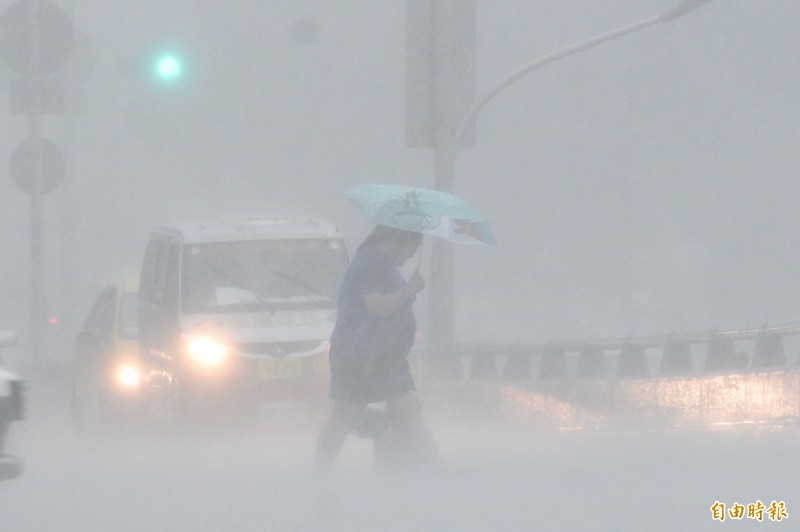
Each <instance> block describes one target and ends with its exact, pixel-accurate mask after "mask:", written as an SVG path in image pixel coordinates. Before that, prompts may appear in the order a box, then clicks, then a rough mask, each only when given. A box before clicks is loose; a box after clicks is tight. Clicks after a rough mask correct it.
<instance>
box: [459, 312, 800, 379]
mask: <svg viewBox="0 0 800 532" xmlns="http://www.w3.org/2000/svg"><path fill="white" fill-rule="evenodd" d="M793 336H800V323H793V324H787V325H779V326H767V325H765V326H763V327H759V328H751V329H731V330H722V331H720V330H715V331H710V332H698V333H684V334H679V333H672V334H669V335H661V336H642V337H631V338H619V339H605V340H584V341H551V342H546V343H538V344H522V343H506V344H503V343H455V344H453V347H452V352H453V353H454V354H455V355H456V356H457V357H458V358H459V359H460V360H462V362H463V364H462V368H463V369H464V376H465V378H466V379H467V380H495V379H497V380H505V381H520V380H523V381H524V380H540V381H549V380H562V379H567V380H572V379H597V378H609V377H617V378H645V377H651V376H677V375H692V374H698V373H699V374H719V373H741V372H749V371H767V370H776V369H780V368H782V367H783V368H788V367H791V366H794V365H796V361H795V360H794V359H792V360H790V359H787V356H786V351H785V348H784V339H786V338H788V337H793ZM698 351H699V353H698ZM698 359H699V363H698V362H697V361H698ZM695 366H698V367H697V368H696V367H695Z"/></svg>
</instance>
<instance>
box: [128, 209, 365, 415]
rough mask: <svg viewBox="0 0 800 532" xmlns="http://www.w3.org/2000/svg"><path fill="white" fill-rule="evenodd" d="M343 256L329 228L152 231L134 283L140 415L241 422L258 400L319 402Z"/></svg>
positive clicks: (231, 224) (260, 223)
mask: <svg viewBox="0 0 800 532" xmlns="http://www.w3.org/2000/svg"><path fill="white" fill-rule="evenodd" d="M349 260H350V257H349V252H348V248H347V245H346V243H345V240H344V238H343V237H342V235H341V234H340V233H339V231H338V230H337V229H336V228H335V227H334V226H333V225H331V224H328V223H324V222H320V221H316V220H294V221H293V220H283V219H271V218H260V217H257V218H247V219H239V220H232V221H224V222H218V223H208V224H191V225H185V226H180V227H163V228H158V229H156V230H154V231H153V232H152V234H151V235H150V239H149V242H148V244H147V249H146V251H145V257H144V261H143V264H142V271H141V278H140V287H139V342H140V353H141V359H142V365H143V384H144V392H145V402H146V405H147V409H148V412H149V413H150V414H151V415H153V416H155V417H158V418H167V419H173V418H179V417H181V416H194V417H196V416H200V417H204V416H207V415H210V414H211V413H213V412H218V411H223V412H226V413H227V414H230V413H234V414H235V413H240V414H242V415H245V416H251V415H253V414H255V413H256V411H257V408H258V406H259V405H263V404H264V403H287V402H288V403H302V404H303V405H315V404H317V403H319V402H320V401H321V400H323V399H324V397H325V394H326V392H327V375H328V365H327V364H328V363H327V354H328V342H329V339H330V334H331V331H332V330H333V326H334V323H335V321H336V314H335V312H336V294H337V292H338V289H339V285H340V283H341V279H342V277H343V275H344V272H345V270H346V268H347V266H348V263H349Z"/></svg>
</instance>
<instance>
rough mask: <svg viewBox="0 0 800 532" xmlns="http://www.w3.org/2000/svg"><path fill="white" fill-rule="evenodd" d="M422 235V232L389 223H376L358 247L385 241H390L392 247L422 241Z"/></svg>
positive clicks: (379, 243)
mask: <svg viewBox="0 0 800 532" xmlns="http://www.w3.org/2000/svg"><path fill="white" fill-rule="evenodd" d="M422 236H423V235H422V233H415V232H413V231H406V230H405V229H397V228H395V227H389V226H388V225H376V226H375V227H374V228H373V229H372V232H371V233H370V234H369V235H368V236H367V238H365V239H364V241H363V242H362V243H361V245H360V246H358V249H361V248H364V247H369V246H378V245H381V244H383V243H388V244H389V245H390V246H392V247H398V246H401V245H403V244H406V243H409V242H421V241H422Z"/></svg>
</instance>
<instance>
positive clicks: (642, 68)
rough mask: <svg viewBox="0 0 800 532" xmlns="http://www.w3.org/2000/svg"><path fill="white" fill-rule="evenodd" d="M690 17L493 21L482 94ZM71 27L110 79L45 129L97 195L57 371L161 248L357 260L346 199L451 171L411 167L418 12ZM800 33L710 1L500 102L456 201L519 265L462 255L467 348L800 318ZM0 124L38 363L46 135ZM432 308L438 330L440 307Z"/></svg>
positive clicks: (269, 11) (52, 255)
mask: <svg viewBox="0 0 800 532" xmlns="http://www.w3.org/2000/svg"><path fill="white" fill-rule="evenodd" d="M674 3H675V2H673V1H672V0H614V1H613V2H595V1H592V0H540V1H538V2H528V1H526V0H499V1H493V2H478V12H477V28H478V34H477V39H478V40H477V82H478V83H477V87H478V93H479V94H480V93H482V92H483V90H485V89H487V88H488V87H490V86H491V85H493V84H494V82H495V81H496V80H498V79H499V78H501V77H504V76H505V75H507V74H508V73H509V72H510V71H512V70H513V69H515V68H517V67H518V66H520V65H521V64H523V63H526V62H529V61H531V60H532V59H535V58H537V57H539V56H541V55H544V54H546V53H549V52H551V51H553V50H555V49H558V48H561V47H564V46H567V45H570V44H572V43H575V42H577V41H582V40H585V39H587V38H590V37H593V36H595V35H597V34H599V33H603V32H606V31H609V30H613V29H616V28H618V27H620V26H623V25H626V24H629V23H632V22H635V21H638V20H640V19H643V18H646V17H650V16H652V15H655V14H658V13H661V12H663V11H665V10H666V9H668V8H670V7H672V6H673V5H674ZM8 4H10V2H6V1H3V2H0V7H5V6H6V5H8ZM70 4H71V5H72V7H73V10H74V22H75V26H76V28H77V29H79V30H80V31H82V32H83V33H85V34H86V35H87V36H88V37H89V38H90V39H91V41H92V44H93V48H94V56H95V67H94V72H93V74H92V76H91V77H90V78H89V79H87V80H86V81H85V82H84V85H85V87H86V88H87V91H88V106H87V111H86V113H84V114H79V115H77V116H75V118H74V133H73V136H72V137H70V133H68V128H67V127H66V126H65V120H64V117H63V116H49V117H45V123H44V131H45V137H47V138H49V139H50V140H52V141H54V142H56V143H57V144H59V145H60V146H62V147H64V146H68V145H70V144H71V145H72V146H74V152H73V153H74V175H72V176H71V177H70V180H69V181H67V182H65V183H63V184H62V185H61V187H60V188H58V189H57V190H56V191H54V192H53V193H51V194H49V195H48V196H47V198H46V204H45V209H46V246H47V252H48V255H47V256H48V270H47V271H48V286H47V294H48V301H49V313H50V314H51V315H54V316H58V317H59V320H60V321H59V323H58V324H57V325H54V326H53V327H52V334H51V341H52V343H53V346H54V347H53V348H52V349H51V351H52V352H53V353H55V354H53V355H51V356H55V357H59V356H68V354H67V353H64V354H61V349H62V348H63V347H65V345H64V344H59V341H60V340H63V341H67V342H70V345H71V342H72V339H73V337H74V333H75V332H76V327H77V324H78V323H79V322H80V321H82V320H83V319H84V317H85V315H86V312H87V311H88V308H89V305H90V303H91V301H92V299H93V298H94V297H95V295H96V294H97V292H98V291H99V289H100V288H101V286H102V285H103V284H104V283H105V282H107V281H109V280H116V279H118V278H120V277H126V278H129V277H131V276H134V275H136V274H137V273H138V269H139V266H140V261H141V257H142V254H143V251H144V245H145V242H146V239H147V235H148V232H149V231H150V230H151V229H152V228H153V227H155V226H158V225H162V224H167V223H171V222H176V221H182V220H204V219H212V218H215V217H218V216H223V215H240V214H241V215H248V214H264V215H274V216H310V217H316V218H320V219H324V220H328V221H331V222H333V223H335V224H336V225H338V226H339V227H340V229H341V230H342V231H343V232H344V233H345V235H346V236H347V237H348V240H349V242H350V245H351V246H352V247H355V246H357V245H358V243H359V242H360V241H361V239H362V238H363V237H364V236H365V235H366V233H367V231H368V230H369V228H370V227H369V225H368V224H367V223H366V222H365V221H364V219H363V217H362V215H361V214H360V212H359V211H358V209H357V208H355V207H354V206H353V205H352V204H350V203H349V201H348V200H347V199H346V198H345V196H344V192H345V191H346V190H347V189H349V188H351V187H353V186H356V185H358V184H361V183H367V182H380V183H399V184H409V185H419V186H432V184H433V162H432V154H431V151H430V150H419V149H407V148H406V146H405V132H404V127H405V123H404V120H405V108H404V106H405V99H404V98H405V96H404V89H405V85H404V76H405V14H404V10H405V2H404V1H402V0H386V1H381V2H374V1H369V0H360V1H355V0H352V1H338V2H326V1H323V0H304V1H297V0H292V1H289V0H283V1H278V0H273V1H270V2H262V1H256V0H230V1H227V2H211V1H201V0H194V1H177V0H172V1H169V0H168V1H165V0H160V1H158V2H156V1H151V0H139V1H138V2H135V3H131V2H121V1H108V0H104V1H100V0H74V1H72V2H70ZM62 5H66V2H65V3H62ZM798 26H800V4H798V3H797V2H796V1H793V0H769V1H762V2H756V1H753V0H725V1H717V2H712V3H711V4H709V5H708V6H706V7H704V8H702V9H700V10H698V11H696V12H694V13H692V14H691V15H689V16H687V17H685V18H681V19H678V20H676V21H674V22H672V23H670V24H665V25H659V26H656V27H652V28H649V29H646V30H644V31H641V32H638V33H635V34H633V35H630V36H627V37H625V38H623V39H620V40H618V41H614V42H611V43H608V44H604V45H601V46H599V47H596V48H592V49H590V50H588V51H585V52H581V53H579V54H577V55H575V56H572V57H569V58H567V59H564V60H561V61H558V62H556V63H554V64H552V65H550V66H548V67H545V68H544V69H541V70H537V71H536V72H533V73H531V74H530V75H528V76H526V77H525V78H523V79H522V80H520V81H519V82H517V83H515V84H514V85H512V86H511V87H510V88H509V89H508V90H506V91H504V92H502V93H501V94H500V95H498V96H497V97H496V98H495V99H494V100H492V101H491V103H489V105H487V106H486V107H485V108H484V109H483V110H482V111H481V113H480V114H479V115H478V119H477V126H476V131H477V146H476V147H475V148H472V149H466V150H462V151H461V152H460V153H459V156H458V160H457V165H456V178H455V182H454V190H453V191H454V193H455V194H456V195H458V196H460V197H462V198H464V199H465V200H466V201H467V202H469V203H471V204H472V205H473V206H474V207H475V208H476V209H477V210H478V211H480V212H481V213H483V214H484V215H485V216H486V217H487V218H488V220H489V221H490V223H491V225H492V227H493V230H494V233H495V236H496V238H497V241H498V246H497V247H496V248H489V247H465V246H458V247H456V248H455V271H456V281H455V292H456V299H455V312H456V317H455V329H456V330H455V334H456V339H463V340H480V341H492V340H502V341H546V340H550V339H554V338H557V339H584V338H603V337H620V336H627V335H640V334H668V333H670V332H672V331H676V330H677V331H698V330H709V329H713V328H715V327H720V328H723V329H724V328H734V327H744V326H760V325H762V324H765V323H770V324H780V323H787V322H793V321H796V320H797V319H798V318H800V312H798V305H797V301H800V283H798V282H797V276H798V271H797V270H798V267H797V266H798V262H799V261H798V259H799V258H800V246H798V240H799V239H800V237H798V234H797V231H796V227H797V225H798V220H800V212H798V209H797V196H798V187H797V185H796V183H795V180H796V176H797V168H798V167H799V166H800V164H798V163H800V150H799V149H798V138H800V135H799V133H800V120H799V119H800V111H798V104H797V102H798V101H800V98H799V96H800V94H798V93H799V92H800V89H798V87H800V69H798V66H797V57H798V52H800V34H799V33H798V32H797V31H796V28H797V27H798ZM164 45H166V46H171V47H172V48H173V49H175V50H176V51H178V52H179V53H181V54H183V55H184V57H186V59H187V62H188V63H187V71H186V80H185V86H184V87H182V88H181V90H182V96H181V98H176V99H174V100H175V101H176V103H175V105H174V106H172V105H167V106H166V109H167V111H166V112H161V111H163V110H164V109H165V107H164V106H163V102H162V104H159V105H160V107H159V105H156V106H155V107H153V106H151V105H150V104H152V101H150V98H152V95H149V94H148V91H149V90H157V89H156V88H153V87H148V86H146V84H145V85H141V84H139V83H138V82H137V80H136V79H132V77H131V75H130V73H129V71H128V70H127V67H126V65H127V66H129V65H130V64H131V62H133V63H135V62H136V61H137V60H138V59H137V58H141V57H145V56H146V55H147V54H148V53H150V52H151V51H152V50H154V49H156V48H158V47H159V46H164ZM2 72H3V73H2V84H0V87H2V88H4V89H6V88H7V82H8V76H9V74H8V73H7V72H5V71H2ZM0 96H2V97H3V98H5V97H6V92H5V91H3V92H0ZM173 96H174V95H173ZM148 102H150V103H148ZM153 109H157V110H158V109H160V110H161V111H156V112H154V111H153ZM0 113H1V114H2V116H3V117H4V118H3V120H0V160H1V161H3V163H2V164H0V168H1V169H2V170H1V171H2V175H3V176H4V178H3V179H0V220H2V222H1V223H0V245H1V246H2V248H3V250H4V260H3V261H0V279H2V281H0V298H2V305H0V319H1V320H2V322H0V323H1V324H2V328H15V329H17V330H18V331H19V332H20V334H21V338H22V341H23V345H24V343H25V342H26V341H27V335H28V331H29V328H30V325H29V316H30V310H29V297H30V255H31V251H30V206H29V201H28V197H27V195H26V194H24V193H22V192H21V191H20V190H18V189H17V188H16V186H15V185H14V184H13V182H12V180H11V178H10V177H9V175H8V167H7V161H8V159H9V157H10V154H11V152H12V151H13V149H14V148H15V147H16V146H17V145H18V143H19V142H21V141H22V140H23V139H24V138H25V137H26V136H27V129H26V128H27V119H26V117H25V116H24V115H10V114H8V111H7V108H6V107H5V106H4V107H3V108H2V109H1V110H0ZM70 138H71V140H70ZM429 256H430V255H429V254H428V257H429ZM426 268H427V266H426ZM423 273H424V272H423ZM416 310H417V312H418V315H420V316H421V317H422V318H423V319H424V315H425V310H426V308H425V304H424V300H423V301H421V302H418V303H417V305H416ZM423 327H424V325H423ZM65 351H66V350H65Z"/></svg>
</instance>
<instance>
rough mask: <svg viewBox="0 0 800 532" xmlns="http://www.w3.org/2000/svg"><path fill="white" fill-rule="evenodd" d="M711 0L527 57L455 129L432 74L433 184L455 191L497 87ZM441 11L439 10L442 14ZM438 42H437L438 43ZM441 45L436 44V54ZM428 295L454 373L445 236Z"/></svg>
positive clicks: (444, 362) (439, 351) (435, 342)
mask: <svg viewBox="0 0 800 532" xmlns="http://www.w3.org/2000/svg"><path fill="white" fill-rule="evenodd" d="M711 1H712V0H682V1H681V2H679V3H678V4H677V5H676V6H675V7H673V8H672V9H670V10H668V11H666V12H664V13H662V14H661V15H656V16H653V17H650V18H647V19H644V20H641V21H639V22H634V23H633V24H629V25H627V26H624V27H622V28H619V29H617V30H613V31H609V32H607V33H604V34H601V35H598V36H597V37H594V38H591V39H588V40H585V41H582V42H579V43H576V44H573V45H570V46H567V47H565V48H562V49H560V50H556V51H555V52H551V53H549V54H546V55H544V56H542V57H540V58H538V59H535V60H533V61H531V62H529V63H526V64H524V65H522V66H521V67H519V68H518V69H516V70H515V71H513V72H511V73H510V74H509V75H507V76H506V77H504V78H502V79H500V80H499V81H498V82H496V83H495V84H494V85H493V86H492V87H491V88H490V89H489V90H488V91H486V92H485V93H484V94H483V95H482V96H481V97H479V98H476V99H475V100H474V103H473V104H472V105H471V106H470V107H469V108H468V109H467V111H466V112H464V113H463V115H462V116H461V119H460V120H458V119H457V118H456V122H455V123H456V124H458V125H457V127H456V128H455V130H453V129H452V128H450V127H448V126H449V124H452V123H453V122H452V117H450V116H444V114H446V113H445V111H444V109H445V108H447V107H446V106H444V105H443V100H442V96H443V95H442V94H441V93H442V92H443V86H444V83H446V81H441V80H439V79H435V80H434V87H435V88H434V101H435V102H436V104H435V105H434V107H433V113H434V117H433V119H434V123H435V124H436V128H435V133H434V135H435V136H434V146H433V147H434V172H435V186H436V188H437V189H438V190H443V191H445V192H452V188H453V180H454V178H455V165H456V159H457V157H458V150H459V147H460V146H461V143H462V140H463V139H462V137H463V136H464V134H465V131H467V130H468V129H470V128H471V127H472V126H474V124H475V120H476V118H477V115H478V113H479V112H480V110H481V109H483V107H484V106H485V105H486V104H487V103H489V101H490V100H491V99H492V98H494V96H496V95H497V94H498V93H500V92H501V91H503V90H504V89H505V88H507V87H508V86H509V85H511V84H512V83H514V82H515V81H517V80H519V79H520V78H522V77H524V76H525V75H527V74H529V73H530V72H533V71H534V70H537V69H539V68H541V67H543V66H545V65H547V64H549V63H552V62H554V61H557V60H559V59H562V58H564V57H567V56H569V55H572V54H574V53H577V52H580V51H582V50H586V49H588V48H592V47H594V46H597V45H599V44H602V43H604V42H608V41H611V40H614V39H618V38H620V37H623V36H625V35H629V34H631V33H634V32H637V31H640V30H642V29H644V28H647V27H650V26H653V25H655V24H659V23H667V22H671V21H673V20H675V19H677V18H679V17H682V16H685V15H687V14H688V13H690V12H692V11H694V10H695V9H698V8H699V7H701V6H703V5H705V4H708V3H709V2H711ZM438 15H439V16H441V13H439V14H438ZM435 44H436V43H435V42H434V46H435ZM436 53H437V50H434V54H436ZM430 281H431V282H430V285H431V286H430V288H431V291H430V300H429V313H430V315H429V317H428V321H429V324H430V331H429V334H430V338H429V349H430V350H431V352H432V353H433V354H434V356H435V360H436V362H434V363H438V364H439V365H440V369H442V368H443V369H445V370H446V371H449V372H451V373H452V371H455V370H457V367H453V365H452V360H450V359H451V358H452V357H451V356H449V355H450V353H449V348H450V346H451V345H452V342H453V336H454V319H453V294H454V290H453V284H454V283H453V250H452V246H451V245H450V244H449V243H447V242H440V241H437V242H434V244H433V252H432V257H431V279H430Z"/></svg>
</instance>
